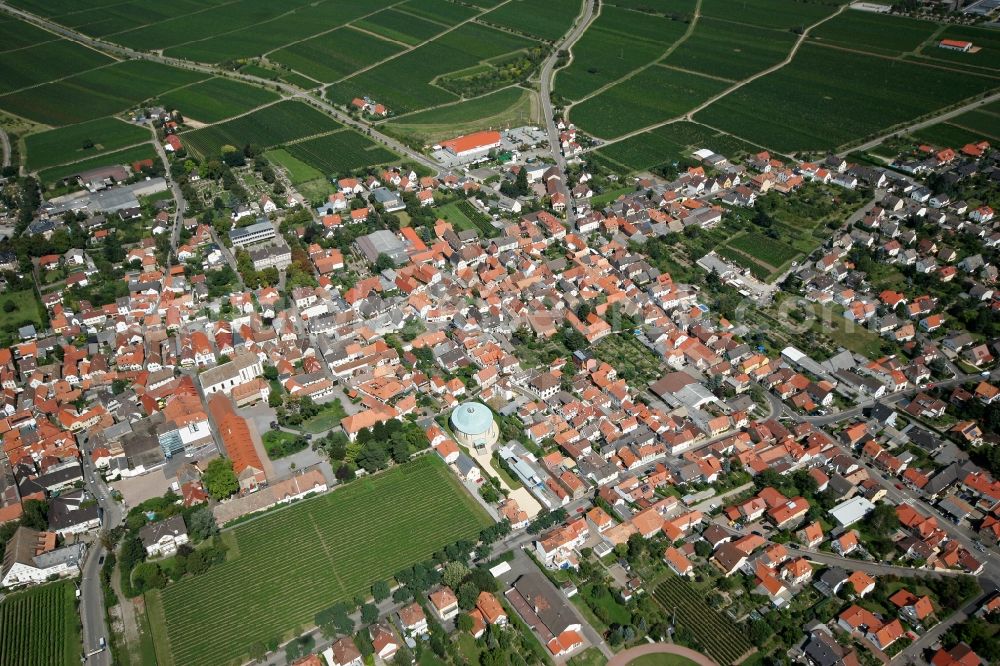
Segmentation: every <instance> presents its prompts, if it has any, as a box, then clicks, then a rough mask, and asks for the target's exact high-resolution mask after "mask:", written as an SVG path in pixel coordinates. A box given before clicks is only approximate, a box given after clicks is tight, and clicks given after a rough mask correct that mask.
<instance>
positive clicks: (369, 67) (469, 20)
mask: <svg viewBox="0 0 1000 666" xmlns="http://www.w3.org/2000/svg"><path fill="white" fill-rule="evenodd" d="M511 1H512V0H503V2H501V3H500V4H498V5H496V6H495V7H490V8H489V9H483V10H482V11H481V12H479V13H478V14H475V15H474V16H470V17H469V18H467V19H464V20H462V21H459V22H458V23H456V24H455V25H453V26H452V27H450V28H448V29H447V30H444V31H442V32H439V33H438V34H436V35H434V36H433V37H431V38H430V39H425V40H424V41H422V42H420V43H419V44H415V45H413V46H411V47H409V48H406V49H403V50H402V51H400V52H399V53H394V54H392V55H391V56H389V57H388V58H383V59H382V60H379V61H377V62H374V63H372V64H370V65H367V66H365V67H362V68H361V69H359V70H355V71H354V72H352V73H351V74H348V75H347V76H344V77H341V78H339V79H337V80H336V81H334V82H333V83H331V84H329V85H337V84H340V83H343V82H344V81H347V80H348V79H351V78H354V77H355V76H358V75H360V74H364V73H365V72H367V71H370V70H372V69H375V68H376V67H379V66H380V65H383V64H385V63H387V62H389V61H390V60H395V59H396V58H399V57H401V56H404V55H406V54H407V53H410V52H411V51H414V50H416V49H418V48H420V47H421V46H423V45H424V44H429V43H430V42H435V41H437V40H439V39H441V38H442V37H444V36H445V35H447V34H448V33H450V32H454V31H455V30H458V29H459V28H461V27H462V26H463V25H465V24H466V23H472V22H473V21H475V20H476V19H477V18H479V17H480V16H482V15H483V14H486V13H487V12H491V11H493V10H494V9H498V8H500V7H503V6H504V5H506V4H510V2H511ZM453 94H454V93H453Z"/></svg>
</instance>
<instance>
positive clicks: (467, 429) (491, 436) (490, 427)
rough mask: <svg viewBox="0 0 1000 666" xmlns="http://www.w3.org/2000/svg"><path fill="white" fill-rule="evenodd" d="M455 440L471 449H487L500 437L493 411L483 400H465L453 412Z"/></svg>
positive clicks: (452, 427)
mask: <svg viewBox="0 0 1000 666" xmlns="http://www.w3.org/2000/svg"><path fill="white" fill-rule="evenodd" d="M451 429H452V430H453V431H454V433H455V440H456V441H457V442H458V443H459V444H461V445H462V446H465V447H467V448H470V449H480V450H481V449H487V448H489V447H491V446H493V445H494V444H496V443H497V440H498V439H500V428H499V427H498V426H497V423H496V421H495V420H494V419H493V412H492V411H490V408H489V407H487V406H486V405H484V404H483V403H481V402H474V401H469V402H463V403H462V404H461V405H459V406H458V407H456V408H455V410H454V411H453V412H452V413H451Z"/></svg>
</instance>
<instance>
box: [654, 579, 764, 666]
mask: <svg viewBox="0 0 1000 666" xmlns="http://www.w3.org/2000/svg"><path fill="white" fill-rule="evenodd" d="M653 598H654V599H655V600H656V601H657V602H658V603H659V604H660V605H661V606H662V607H663V608H664V610H666V611H667V613H668V614H670V613H673V612H674V610H675V609H676V612H677V619H678V621H679V622H680V623H681V624H682V625H683V626H684V627H685V628H686V629H687V630H688V631H690V632H691V634H692V635H694V637H695V639H696V640H697V641H698V643H699V644H700V645H701V646H702V648H704V649H705V651H707V652H708V653H709V654H710V655H711V656H712V658H714V659H715V660H716V661H718V662H719V663H720V664H731V663H734V662H736V661H737V660H738V659H739V658H740V657H742V656H743V655H744V654H745V653H746V652H747V651H748V650H750V649H751V647H752V646H751V645H750V643H749V642H748V641H747V639H746V638H745V636H744V635H743V632H742V631H741V630H740V628H739V627H737V626H736V625H735V624H734V623H733V622H731V621H730V620H728V619H727V618H725V617H723V616H722V615H720V614H719V613H717V612H716V611H715V610H713V609H712V608H711V607H710V606H709V605H708V604H706V603H705V600H704V599H703V598H702V597H701V595H700V594H699V593H698V592H696V591H695V590H694V589H692V588H691V586H690V585H689V584H688V583H687V582H685V581H683V580H681V579H680V578H669V579H667V580H666V581H664V582H663V583H661V584H660V585H659V586H657V588H656V591H655V592H654V593H653Z"/></svg>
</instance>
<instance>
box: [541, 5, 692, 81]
mask: <svg viewBox="0 0 1000 666" xmlns="http://www.w3.org/2000/svg"><path fill="white" fill-rule="evenodd" d="M686 29H687V24H686V23H684V22H683V21H673V20H671V19H668V18H665V17H662V16H656V15H652V14H646V13H642V12H636V11H630V10H626V9H620V8H618V7H613V6H604V7H602V8H601V13H600V15H599V16H598V17H597V19H595V20H594V22H593V23H591V25H590V27H589V28H587V31H586V32H585V33H584V34H583V36H582V37H581V38H580V39H579V40H578V41H577V42H576V44H574V45H573V49H572V51H573V61H572V62H571V63H570V64H569V66H567V67H566V68H565V69H561V70H559V72H558V73H557V74H556V81H555V92H556V93H557V94H558V95H559V96H561V97H565V98H566V99H571V100H579V99H580V98H582V97H585V96H586V95H589V94H591V93H593V92H594V91H596V90H597V89H598V88H600V87H602V86H605V85H608V84H611V83H614V82H615V81H618V80H620V79H621V78H622V77H623V76H625V75H626V74H628V73H630V72H632V71H633V70H635V69H637V68H639V67H642V66H645V65H648V64H649V63H651V62H653V61H655V60H656V59H658V58H660V57H661V56H663V54H664V53H665V52H666V50H667V49H668V48H669V47H670V46H671V45H672V44H673V43H674V41H676V40H677V38H678V37H680V36H681V35H682V34H684V31H685V30H686Z"/></svg>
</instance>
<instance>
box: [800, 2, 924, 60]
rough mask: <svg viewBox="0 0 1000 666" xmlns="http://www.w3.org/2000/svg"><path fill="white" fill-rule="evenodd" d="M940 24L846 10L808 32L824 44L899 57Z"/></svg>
mask: <svg viewBox="0 0 1000 666" xmlns="http://www.w3.org/2000/svg"><path fill="white" fill-rule="evenodd" d="M937 28H938V24H936V23H932V22H930V21H922V20H919V19H911V18H906V17H903V16H891V15H888V14H877V13H875V12H862V11H845V12H843V13H842V14H841V15H840V16H836V17H834V18H832V19H830V20H829V21H827V22H826V23H824V24H823V25H821V26H819V27H818V28H816V29H815V30H813V31H812V32H810V33H809V38H810V39H814V40H816V41H818V42H822V43H824V44H835V45H837V46H842V47H844V48H849V49H859V50H862V51H869V52H871V53H881V54H887V55H894V56H898V55H901V54H903V53H907V52H910V51H916V50H917V49H919V48H920V45H921V44H923V43H924V42H925V41H926V40H928V39H929V38H930V37H931V35H932V34H934V32H935V30H937Z"/></svg>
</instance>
